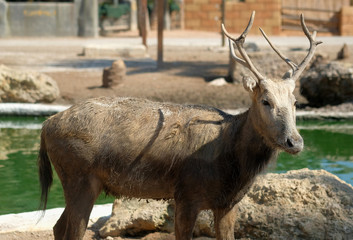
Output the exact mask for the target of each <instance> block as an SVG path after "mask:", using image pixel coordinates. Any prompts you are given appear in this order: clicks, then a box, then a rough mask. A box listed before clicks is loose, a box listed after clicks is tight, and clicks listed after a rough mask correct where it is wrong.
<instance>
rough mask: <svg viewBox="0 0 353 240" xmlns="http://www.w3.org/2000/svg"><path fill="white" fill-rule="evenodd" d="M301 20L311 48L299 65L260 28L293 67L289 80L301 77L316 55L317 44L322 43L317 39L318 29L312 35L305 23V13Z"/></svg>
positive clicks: (274, 48)
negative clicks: (283, 52)
mask: <svg viewBox="0 0 353 240" xmlns="http://www.w3.org/2000/svg"><path fill="white" fill-rule="evenodd" d="M300 22H301V26H302V29H303V32H304V33H305V36H306V37H307V38H308V39H309V42H310V48H309V52H308V54H307V55H306V57H305V58H304V59H303V61H302V62H301V63H300V64H299V65H297V64H295V63H294V62H292V61H291V60H290V59H289V58H287V57H286V56H284V55H283V54H282V53H281V52H280V51H279V50H278V48H277V47H275V46H274V45H273V44H272V42H271V41H270V39H269V38H268V37H267V35H266V33H265V32H264V31H263V30H262V29H261V28H260V31H261V33H262V35H263V36H264V38H265V39H266V41H267V42H268V43H269V44H270V46H271V47H272V49H273V50H274V51H275V52H276V53H277V54H278V56H280V58H282V59H283V60H284V61H285V62H286V63H287V64H288V65H289V66H290V67H291V68H292V70H293V74H292V76H291V77H289V78H288V79H289V80H293V81H296V80H297V79H298V78H299V76H300V74H301V73H302V72H303V71H304V69H305V67H306V66H307V65H308V64H309V62H310V60H311V58H312V57H313V56H314V53H315V49H316V46H317V45H319V44H320V43H322V41H315V38H316V31H314V32H313V34H312V35H311V34H310V32H309V30H308V28H307V27H306V25H305V21H304V15H303V14H300Z"/></svg>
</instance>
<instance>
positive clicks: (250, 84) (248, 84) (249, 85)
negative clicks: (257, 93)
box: [243, 76, 257, 92]
mask: <svg viewBox="0 0 353 240" xmlns="http://www.w3.org/2000/svg"><path fill="white" fill-rule="evenodd" d="M256 85H257V82H256V81H255V80H254V79H253V78H251V77H249V76H244V77H243V86H244V88H245V90H246V91H248V92H253V90H254V89H255V88H256Z"/></svg>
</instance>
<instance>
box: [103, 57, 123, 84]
mask: <svg viewBox="0 0 353 240" xmlns="http://www.w3.org/2000/svg"><path fill="white" fill-rule="evenodd" d="M125 75H126V66H125V63H124V61H123V60H122V59H119V60H116V61H114V62H113V64H112V66H111V67H107V68H104V70H103V87H105V88H110V87H114V86H117V85H119V84H120V83H121V82H122V81H123V80H124V79H125Z"/></svg>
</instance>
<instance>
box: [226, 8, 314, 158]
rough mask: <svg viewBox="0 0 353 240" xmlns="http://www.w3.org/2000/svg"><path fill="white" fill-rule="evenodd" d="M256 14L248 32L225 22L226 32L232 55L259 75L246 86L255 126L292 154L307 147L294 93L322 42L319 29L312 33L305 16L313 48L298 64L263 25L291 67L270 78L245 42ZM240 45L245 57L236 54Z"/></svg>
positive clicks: (268, 142)
mask: <svg viewBox="0 0 353 240" xmlns="http://www.w3.org/2000/svg"><path fill="white" fill-rule="evenodd" d="M254 17H255V12H253V13H252V15H251V18H250V21H249V24H248V26H247V27H246V29H245V30H244V32H243V33H242V34H241V35H240V36H239V37H238V38H234V37H232V36H231V35H230V34H229V33H228V32H227V30H226V29H225V27H224V25H223V24H222V31H223V33H224V34H225V35H226V36H227V37H228V40H229V47H230V53H231V56H232V57H233V58H234V60H235V61H236V62H238V63H240V64H241V65H243V66H244V67H246V68H248V69H249V70H250V71H251V72H252V73H253V74H254V76H255V79H253V78H251V77H248V76H247V77H244V78H243V85H244V88H245V89H246V90H247V91H248V92H249V93H250V96H251V98H252V106H251V108H250V115H251V121H252V122H253V125H254V128H255V129H256V130H257V132H258V133H260V134H261V135H262V137H263V138H264V139H265V141H266V143H267V144H269V145H271V146H272V147H274V148H277V149H281V150H284V151H286V152H288V153H291V154H296V153H299V152H300V151H301V150H302V149H303V146H304V144H303V138H302V137H301V136H300V134H299V133H298V130H297V128H296V115H295V112H296V99H295V97H294V95H293V91H294V89H295V81H296V80H297V79H298V78H299V76H300V74H301V73H302V72H303V70H304V69H305V67H306V65H307V64H308V63H309V62H310V60H311V58H312V57H313V55H314V52H315V49H316V46H317V45H319V44H320V43H321V42H320V41H315V37H316V32H313V34H312V35H311V34H310V32H309V30H308V28H307V27H306V25H305V22H304V16H303V15H301V16H300V19H301V25H302V29H303V31H304V33H305V35H306V36H307V38H308V39H309V41H310V48H309V52H308V54H307V56H306V57H305V58H304V59H303V61H302V62H301V63H300V64H299V65H297V64H295V63H294V62H292V61H291V60H289V59H288V58H287V57H285V56H284V55H283V54H282V53H281V52H280V51H279V50H278V49H277V48H276V47H275V46H274V45H273V44H272V43H271V41H270V40H269V39H268V37H267V36H266V34H265V32H264V31H263V30H262V29H261V28H260V31H261V33H262V35H263V36H264V37H265V39H266V40H267V42H268V43H269V44H270V46H271V47H272V49H273V50H274V51H275V52H276V53H277V54H278V55H279V56H280V57H281V58H282V59H283V60H284V61H285V62H286V63H287V64H288V65H289V66H290V68H291V71H290V72H288V73H287V74H285V75H284V76H283V78H282V79H268V78H266V77H264V76H263V75H261V74H260V73H259V71H258V70H257V69H256V68H255V66H254V65H253V63H252V62H251V60H250V58H249V56H248V55H247V53H246V51H245V49H244V47H243V44H244V41H245V38H246V36H247V34H248V32H249V31H250V29H251V27H252V24H253V21H254ZM233 44H235V45H236V47H237V49H238V51H239V53H240V55H241V57H242V58H240V57H238V56H237V55H236V54H235V51H234V46H233Z"/></svg>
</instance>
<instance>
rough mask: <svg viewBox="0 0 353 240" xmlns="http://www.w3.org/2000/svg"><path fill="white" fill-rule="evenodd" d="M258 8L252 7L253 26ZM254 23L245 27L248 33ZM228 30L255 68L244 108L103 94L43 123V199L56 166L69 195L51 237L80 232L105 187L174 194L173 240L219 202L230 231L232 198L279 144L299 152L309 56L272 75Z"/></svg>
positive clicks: (220, 228)
mask: <svg viewBox="0 0 353 240" xmlns="http://www.w3.org/2000/svg"><path fill="white" fill-rule="evenodd" d="M253 18H254V13H253V15H252V17H251V19H250V22H249V26H250V27H251V25H252V21H253ZM303 22H304V20H303V18H302V25H303ZM249 26H248V27H247V29H246V31H245V32H244V33H245V34H244V33H243V34H242V35H241V37H243V38H245V36H246V34H247V31H248V30H249V29H250V27H249ZM304 26H305V25H304ZM303 28H304V27H303ZM305 28H306V27H305ZM223 30H224V32H225V33H226V35H227V36H228V37H229V39H230V49H231V51H233V52H232V54H233V55H235V53H234V48H233V46H232V45H233V42H234V43H235V44H236V45H237V47H238V50H239V52H240V54H241V55H242V57H243V59H245V60H243V59H240V58H239V57H237V56H236V55H235V56H236V57H237V58H239V59H240V60H238V61H240V62H241V63H242V64H243V65H244V66H246V67H248V68H249V69H251V71H252V72H253V73H254V75H255V76H256V79H255V80H254V79H252V78H250V77H246V78H244V87H245V89H247V90H248V91H249V94H250V96H251V98H252V105H251V107H250V109H249V110H248V111H246V112H244V113H241V114H239V115H235V116H234V115H230V114H227V113H225V112H223V111H221V110H219V109H216V108H212V107H206V106H197V105H178V104H172V103H157V102H152V101H148V100H143V99H135V98H109V97H101V98H96V99H90V100H87V101H85V102H82V103H79V104H76V105H74V106H72V107H71V108H69V109H68V110H66V111H63V112H60V113H58V114H56V115H54V116H52V117H50V118H49V119H48V120H46V121H45V122H44V123H43V128H42V133H41V144H40V151H39V159H38V166H39V176H40V183H41V189H42V195H41V197H42V205H43V208H44V209H45V207H46V202H47V198H48V191H49V188H50V185H51V183H52V181H53V178H52V174H53V173H52V168H51V166H53V167H54V169H55V171H56V172H57V174H58V176H59V179H60V181H61V183H62V186H63V190H64V195H65V200H66V207H65V210H64V212H63V214H62V215H61V217H60V219H59V220H58V222H57V223H56V225H55V227H54V235H55V239H82V238H83V235H84V232H85V230H86V227H87V223H88V219H89V215H90V212H91V210H92V207H93V204H94V202H95V200H96V198H97V197H98V195H99V194H100V193H101V192H102V191H106V192H107V193H109V194H112V195H114V196H128V197H136V198H153V199H170V198H174V199H175V204H176V207H175V235H176V239H177V240H182V239H183V240H184V239H191V238H192V231H193V227H194V224H195V220H196V217H197V215H198V213H199V212H200V211H201V210H203V209H211V210H213V212H214V216H215V230H216V235H217V239H218V240H220V239H234V219H235V217H234V216H235V214H236V213H235V207H234V206H235V204H236V203H238V202H239V201H240V200H241V199H242V198H243V196H244V194H246V192H247V190H248V188H249V187H250V186H251V184H252V182H253V181H254V178H255V176H256V175H257V174H258V173H259V172H261V170H263V168H264V167H265V166H266V165H267V164H268V163H269V162H270V161H271V160H272V159H275V158H276V157H277V154H278V152H279V151H283V150H284V151H287V152H289V153H291V154H296V153H298V152H300V151H301V150H302V148H303V140H302V138H301V136H300V135H299V133H298V131H297V129H296V126H295V98H294V96H293V90H294V81H295V79H293V76H296V72H298V71H302V69H299V70H298V69H297V68H302V67H305V66H304V65H305V64H304V65H303V64H300V65H298V66H297V65H295V64H294V63H293V64H291V68H292V74H290V76H289V79H284V80H270V79H266V78H264V77H263V76H262V75H261V74H260V73H258V72H257V73H256V71H257V70H256V69H255V68H254V66H251V65H252V63H251V61H250V59H249V58H248V57H247V55H246V53H245V51H243V48H242V43H243V41H244V39H241V37H240V38H238V39H235V38H232V37H231V36H230V35H229V33H227V32H226V31H225V28H224V27H223ZM313 35H314V34H313ZM309 36H310V37H312V36H311V35H309ZM308 38H309V37H308ZM239 39H240V41H239ZM309 40H310V39H309ZM310 42H311V43H313V44H315V42H312V41H311V40H310ZM311 51H312V48H310V50H309V52H310V54H311ZM280 54H281V53H279V55H280ZM308 55H309V54H308ZM309 60H310V59H307V58H306V59H304V61H307V62H308V61H309ZM289 65H290V64H289ZM296 67H297V68H296ZM254 69H255V70H254Z"/></svg>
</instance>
